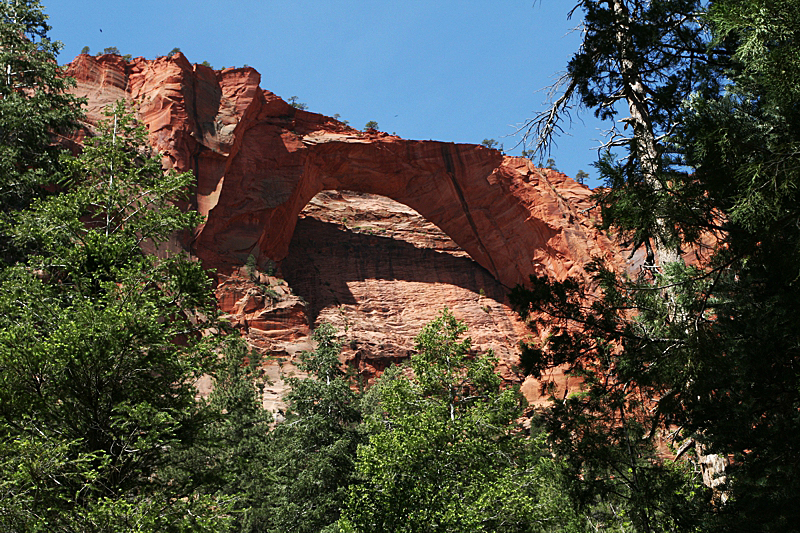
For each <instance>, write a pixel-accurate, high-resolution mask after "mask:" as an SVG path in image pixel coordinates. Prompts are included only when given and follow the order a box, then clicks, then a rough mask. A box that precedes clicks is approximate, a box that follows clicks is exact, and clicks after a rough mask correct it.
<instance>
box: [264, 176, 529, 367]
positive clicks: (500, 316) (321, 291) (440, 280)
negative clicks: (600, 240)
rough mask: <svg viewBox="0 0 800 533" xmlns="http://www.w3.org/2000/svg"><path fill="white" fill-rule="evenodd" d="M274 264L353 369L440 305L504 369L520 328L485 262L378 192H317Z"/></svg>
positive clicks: (409, 335)
mask: <svg viewBox="0 0 800 533" xmlns="http://www.w3.org/2000/svg"><path fill="white" fill-rule="evenodd" d="M279 266H280V271H281V273H282V275H283V276H284V277H285V278H286V280H287V282H288V283H289V285H291V287H292V289H293V291H294V292H295V294H297V295H299V296H301V297H302V298H303V299H305V300H306V301H307V302H308V309H307V311H308V314H309V319H310V322H311V323H312V324H313V323H316V324H318V323H320V322H323V321H324V322H330V323H332V324H333V325H334V326H336V327H337V329H338V330H339V331H340V333H344V337H345V342H346V346H345V353H346V354H347V356H348V357H349V358H351V359H353V360H354V363H355V365H356V366H357V367H358V368H360V369H363V368H364V367H371V370H372V371H375V370H377V371H380V370H382V369H383V368H384V367H385V366H388V365H389V364H391V363H392V362H396V361H398V360H400V359H403V358H405V357H407V356H408V355H409V354H410V352H411V349H412V348H413V338H414V336H415V335H416V334H417V333H418V332H419V331H420V329H421V328H422V327H423V326H424V325H425V324H426V323H427V322H429V321H430V320H432V319H433V318H435V317H436V315H437V314H438V313H439V312H440V311H441V310H442V308H444V307H448V308H450V309H451V310H453V312H454V313H455V314H456V316H457V317H459V318H460V319H462V320H464V321H465V322H466V323H467V325H468V326H469V334H470V336H471V338H472V339H473V343H474V345H475V346H476V348H479V349H482V350H487V349H492V350H493V351H494V352H495V353H496V354H497V355H498V357H499V358H500V360H501V362H502V364H503V365H504V366H505V367H506V368H507V372H508V374H507V375H509V376H511V374H512V367H513V365H514V364H515V363H516V361H517V359H518V355H517V344H518V342H519V340H520V339H521V338H522V337H523V336H524V335H525V334H526V333H527V330H526V328H525V326H524V324H523V323H522V321H521V320H520V319H519V318H518V316H517V315H516V314H515V313H514V312H513V310H512V309H511V308H510V306H509V304H508V298H507V289H506V288H505V287H504V286H503V285H502V284H501V283H499V282H498V281H497V280H496V279H495V278H494V277H493V276H492V274H491V273H490V272H488V271H487V270H486V269H485V268H483V267H482V266H480V265H479V264H477V263H476V262H475V261H474V260H473V259H472V258H471V257H469V255H468V254H467V253H466V252H465V251H464V250H462V249H461V248H460V247H459V246H458V245H457V244H456V243H455V242H454V241H453V240H452V239H450V238H449V237H448V236H447V235H446V234H445V233H444V232H443V231H442V230H441V229H439V228H438V227H436V226H435V225H434V224H433V223H431V222H430V221H428V220H427V219H426V218H425V217H423V216H422V215H421V214H419V213H418V212H417V211H415V210H414V209H412V208H410V207H408V206H405V205H403V204H400V203H399V202H396V201H394V200H391V199H390V198H387V197H384V196H380V195H373V194H367V193H360V192H353V191H347V190H334V191H323V192H321V193H318V194H317V195H316V196H315V197H314V198H313V199H312V200H311V201H310V202H309V203H308V205H307V206H306V207H305V208H304V209H303V211H302V212H301V213H300V216H299V217H298V221H297V225H296V227H295V230H294V235H293V237H292V240H291V243H290V246H289V250H288V253H287V255H286V257H285V258H284V259H283V260H282V261H281V262H280V264H279Z"/></svg>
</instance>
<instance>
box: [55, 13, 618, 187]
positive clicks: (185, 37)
mask: <svg viewBox="0 0 800 533" xmlns="http://www.w3.org/2000/svg"><path fill="white" fill-rule="evenodd" d="M43 2H44V5H45V12H46V13H47V14H48V15H49V16H50V25H51V26H53V30H52V31H51V33H50V36H51V38H53V39H57V40H60V41H62V42H63V44H64V50H63V51H62V53H61V56H60V57H59V62H61V63H68V62H69V61H71V60H72V58H73V57H75V56H76V55H77V54H78V53H79V52H80V50H81V49H82V48H83V47H84V46H88V47H89V48H90V50H91V53H97V52H100V51H102V50H103V49H104V48H106V47H110V46H116V47H117V48H119V50H120V52H121V53H122V54H132V55H133V56H134V57H135V56H144V57H147V58H154V57H157V56H161V55H166V54H167V53H168V52H169V51H170V50H172V49H173V48H175V47H178V48H180V49H181V51H182V52H183V53H184V54H185V55H186V57H187V58H188V59H189V61H192V62H196V63H200V62H203V61H208V62H209V63H211V65H212V66H214V67H215V68H220V67H222V66H242V65H250V66H252V67H255V68H256V69H257V70H258V71H259V72H260V73H261V86H262V88H264V89H268V90H270V91H272V92H274V93H276V94H278V95H279V96H281V97H283V98H284V99H287V98H289V97H290V96H297V97H298V99H299V101H300V102H304V103H306V104H307V105H308V108H309V110H310V111H314V112H318V113H324V114H326V115H333V114H335V113H338V114H340V115H341V117H342V119H344V120H348V121H349V122H350V124H351V125H352V126H354V127H357V128H361V127H363V126H364V124H365V123H366V122H367V121H370V120H375V121H377V122H378V125H379V129H381V130H383V131H387V132H389V133H397V134H398V135H400V136H401V137H404V138H407V139H434V140H440V141H453V142H466V143H475V144H478V143H480V142H481V141H482V140H483V139H485V138H494V139H496V140H497V141H498V143H502V144H503V145H504V146H505V150H506V152H507V153H510V154H519V152H520V150H521V147H518V148H514V146H515V145H516V144H517V142H518V141H519V140H520V138H519V137H513V136H512V135H513V133H514V131H515V125H518V124H520V123H521V122H523V121H524V120H525V119H526V118H529V117H531V116H533V115H534V113H535V112H536V111H537V110H540V109H542V108H543V107H544V101H545V99H546V91H543V90H542V89H543V88H545V87H547V86H548V85H550V84H551V83H552V82H553V81H554V79H555V76H556V75H557V74H558V73H559V72H561V71H563V70H564V68H565V66H566V63H567V61H568V60H569V58H570V57H571V55H572V53H573V52H574V51H575V50H576V49H577V47H578V44H579V42H580V35H579V33H578V32H571V31H570V30H571V28H572V27H574V26H576V25H577V24H578V23H579V22H580V18H579V15H580V13H577V14H576V18H573V20H571V21H570V20H567V12H568V10H569V9H570V7H571V5H572V4H571V3H565V2H557V1H553V0H543V1H540V2H539V1H535V0H501V1H488V0H400V1H394V2H387V1H377V0H294V1H281V2H277V1H273V0H237V1H228V0H217V1H214V2H211V1H206V0H192V1H188V0H159V1H155V0H136V1H130V0H103V1H99V0H80V1H76V0H43ZM101 30H102V31H101ZM580 117H581V118H582V119H583V120H582V121H581V120H578V121H576V122H575V123H574V124H573V125H572V127H571V129H569V130H568V132H569V134H570V135H569V136H562V137H560V138H559V139H558V141H557V146H556V147H554V149H553V153H552V157H553V158H554V159H555V161H556V165H557V167H558V168H559V170H561V171H563V172H565V173H567V174H568V175H570V176H574V175H575V173H576V172H577V171H578V170H579V169H583V170H585V171H586V172H589V174H590V175H591V178H590V181H589V183H588V184H590V185H592V186H595V185H597V184H598V183H597V181H596V180H594V179H593V178H594V174H595V170H594V168H593V167H592V166H591V163H592V162H593V161H595V160H596V158H597V152H596V150H594V148H595V147H596V146H597V145H598V144H599V139H600V138H601V136H602V129H603V128H602V125H601V124H600V123H599V122H598V121H596V120H595V119H594V117H593V116H592V115H591V113H590V112H584V113H582V114H581V115H580Z"/></svg>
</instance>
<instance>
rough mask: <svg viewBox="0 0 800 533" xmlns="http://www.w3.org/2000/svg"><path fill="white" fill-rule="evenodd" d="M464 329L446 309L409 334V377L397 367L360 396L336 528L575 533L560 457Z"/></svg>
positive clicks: (491, 360) (490, 359)
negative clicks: (528, 427)
mask: <svg viewBox="0 0 800 533" xmlns="http://www.w3.org/2000/svg"><path fill="white" fill-rule="evenodd" d="M465 330H466V327H465V326H464V324H463V323H461V322H458V321H457V320H456V319H455V318H454V317H453V315H452V314H451V313H450V312H449V311H444V312H443V313H442V314H441V315H440V316H439V317H438V318H437V319H436V320H434V321H433V322H431V323H430V324H428V325H427V326H426V327H425V328H424V329H423V331H422V332H421V333H420V334H419V336H418V337H417V339H416V349H417V354H416V355H414V356H412V358H411V370H412V371H413V378H410V377H408V375H407V373H406V372H405V371H404V370H402V369H400V368H399V367H395V368H394V369H393V370H388V371H387V372H386V373H385V374H384V376H383V377H382V378H381V380H380V382H379V383H378V384H377V385H375V386H374V387H373V388H372V389H371V390H370V391H369V392H368V393H367V397H366V398H365V403H364V406H365V413H367V414H368V427H369V432H370V434H369V442H368V443H365V444H363V445H362V446H360V447H359V449H358V462H357V466H356V468H357V472H358V476H359V478H358V482H357V483H355V484H354V485H353V486H352V487H351V489H350V496H349V499H348V502H347V507H346V509H345V511H344V513H343V519H342V521H341V524H340V526H341V527H342V529H343V530H345V531H397V532H402V531H409V532H411V531H413V532H418V531H579V530H581V528H582V521H581V520H580V519H578V518H576V516H575V515H574V514H572V507H571V505H570V502H569V501H568V499H567V498H566V497H565V496H564V494H563V493H562V492H561V489H562V487H561V486H560V483H559V480H560V470H559V465H558V463H556V462H554V461H553V460H552V459H551V458H550V457H549V456H547V454H546V453H545V450H544V448H543V447H542V442H541V440H540V439H533V440H530V441H529V440H528V439H526V438H525V435H524V434H523V433H522V428H520V427H519V426H518V425H517V424H516V422H515V421H516V420H517V418H518V417H519V416H520V415H521V413H522V406H523V400H522V398H521V396H520V395H519V393H518V392H517V391H516V390H514V389H501V387H500V382H501V380H500V377H499V376H498V375H497V374H495V372H494V365H495V364H496V360H495V359H494V358H493V357H492V356H491V355H489V356H475V357H473V356H472V355H471V353H470V352H471V346H470V342H469V339H461V337H462V335H463V334H464V332H465Z"/></svg>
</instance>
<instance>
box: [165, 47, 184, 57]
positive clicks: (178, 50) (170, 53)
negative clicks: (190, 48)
mask: <svg viewBox="0 0 800 533" xmlns="http://www.w3.org/2000/svg"><path fill="white" fill-rule="evenodd" d="M180 52H181V49H180V48H178V47H177V46H176V47H175V48H173V49H172V50H170V51H169V53H168V54H167V57H172V56H174V55H175V54H179V53H180Z"/></svg>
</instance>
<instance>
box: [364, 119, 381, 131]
mask: <svg viewBox="0 0 800 533" xmlns="http://www.w3.org/2000/svg"><path fill="white" fill-rule="evenodd" d="M370 130H374V131H377V130H378V123H377V122H375V121H374V120H370V121H369V122H367V123H366V124H365V125H364V131H370Z"/></svg>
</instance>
